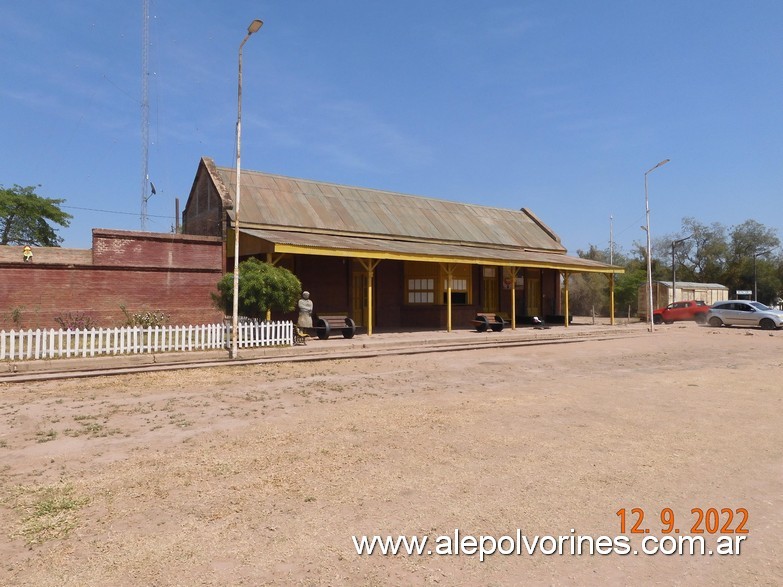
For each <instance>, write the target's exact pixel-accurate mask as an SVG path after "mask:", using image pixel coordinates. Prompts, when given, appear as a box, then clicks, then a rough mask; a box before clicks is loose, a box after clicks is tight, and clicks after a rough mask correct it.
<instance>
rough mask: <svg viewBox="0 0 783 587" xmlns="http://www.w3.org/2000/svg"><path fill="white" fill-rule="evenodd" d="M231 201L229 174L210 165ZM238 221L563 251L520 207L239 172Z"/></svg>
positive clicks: (231, 178)
mask: <svg viewBox="0 0 783 587" xmlns="http://www.w3.org/2000/svg"><path fill="white" fill-rule="evenodd" d="M215 169H216V171H217V172H218V174H219V176H220V179H221V180H222V182H223V184H224V185H225V187H226V189H227V190H228V194H227V195H228V198H229V199H230V200H233V199H234V194H235V191H236V171H235V170H234V169H233V168H226V167H216V168H215ZM241 177H242V201H241V210H240V223H241V224H242V225H245V226H254V227H259V228H261V227H266V228H272V227H274V228H277V229H281V228H291V229H312V230H320V231H329V232H331V233H332V234H353V235H368V236H373V237H409V238H416V239H428V240H433V241H451V242H455V243H478V244H491V245H501V246H511V247H522V248H530V249H541V250H551V251H561V252H565V248H564V247H563V245H562V244H560V240H559V238H558V237H557V235H556V234H555V233H554V232H552V230H551V229H549V228H548V227H547V226H546V225H544V224H543V223H542V222H541V221H540V220H539V219H538V218H536V217H535V215H533V214H532V213H531V212H529V211H528V210H510V209H504V208H492V207H488V206H479V205H476V204H465V203H461V202H451V201H447V200H439V199H435V198H427V197H420V196H410V195H406V194H400V193H395V192H387V191H381V190H372V189H367V188H358V187H349V186H343V185H337V184H332V183H325V182H315V181H310V180H303V179H294V178H290V177H283V176H280V175H271V174H268V173H262V172H258V171H242V174H241Z"/></svg>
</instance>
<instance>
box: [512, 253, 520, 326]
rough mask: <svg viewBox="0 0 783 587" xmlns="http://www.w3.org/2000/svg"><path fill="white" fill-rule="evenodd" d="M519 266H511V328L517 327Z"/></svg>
mask: <svg viewBox="0 0 783 587" xmlns="http://www.w3.org/2000/svg"><path fill="white" fill-rule="evenodd" d="M518 275H519V267H512V268H511V330H516V329H517V276H518Z"/></svg>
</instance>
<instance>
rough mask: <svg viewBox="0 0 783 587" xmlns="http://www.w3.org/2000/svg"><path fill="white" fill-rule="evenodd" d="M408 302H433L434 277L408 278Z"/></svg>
mask: <svg viewBox="0 0 783 587" xmlns="http://www.w3.org/2000/svg"><path fill="white" fill-rule="evenodd" d="M408 303H409V304H433V303H435V280H434V279H409V280H408Z"/></svg>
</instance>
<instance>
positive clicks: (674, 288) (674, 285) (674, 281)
mask: <svg viewBox="0 0 783 587" xmlns="http://www.w3.org/2000/svg"><path fill="white" fill-rule="evenodd" d="M689 238H693V235H692V234H691V235H689V236H686V237H685V238H680V239H677V240H676V241H672V303H674V302H676V301H677V271H676V269H675V265H674V247H675V246H677V245H679V244H680V243H684V242H685V241H687V240H688V239H689Z"/></svg>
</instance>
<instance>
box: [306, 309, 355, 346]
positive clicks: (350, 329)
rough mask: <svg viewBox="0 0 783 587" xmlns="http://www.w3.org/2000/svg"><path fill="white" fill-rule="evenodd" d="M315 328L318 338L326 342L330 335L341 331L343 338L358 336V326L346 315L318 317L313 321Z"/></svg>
mask: <svg viewBox="0 0 783 587" xmlns="http://www.w3.org/2000/svg"><path fill="white" fill-rule="evenodd" d="M313 328H314V329H315V332H316V334H317V335H318V338H320V339H321V340H326V339H327V338H329V335H330V334H331V333H332V332H334V331H336V330H339V331H341V332H342V333H343V338H353V335H354V334H356V324H354V321H353V320H351V319H350V318H349V317H348V316H346V315H344V314H343V315H335V316H318V317H317V318H316V319H315V320H313Z"/></svg>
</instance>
